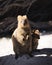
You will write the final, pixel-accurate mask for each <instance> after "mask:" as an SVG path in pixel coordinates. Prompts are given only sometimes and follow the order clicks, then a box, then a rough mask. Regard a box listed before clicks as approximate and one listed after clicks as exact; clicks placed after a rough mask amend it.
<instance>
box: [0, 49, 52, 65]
mask: <svg viewBox="0 0 52 65" xmlns="http://www.w3.org/2000/svg"><path fill="white" fill-rule="evenodd" d="M44 54H45V55H46V56H44ZM33 55H34V57H29V56H28V55H23V56H22V57H19V58H18V59H17V60H15V58H14V57H15V56H14V55H12V54H11V55H8V56H3V57H0V65H44V64H45V65H52V56H51V55H52V49H51V48H45V49H40V50H39V51H34V52H33Z"/></svg>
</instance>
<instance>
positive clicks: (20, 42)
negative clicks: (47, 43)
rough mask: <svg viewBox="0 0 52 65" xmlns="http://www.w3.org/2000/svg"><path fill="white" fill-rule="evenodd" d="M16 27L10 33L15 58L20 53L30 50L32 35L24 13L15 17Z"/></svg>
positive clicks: (29, 51)
mask: <svg viewBox="0 0 52 65" xmlns="http://www.w3.org/2000/svg"><path fill="white" fill-rule="evenodd" d="M17 20H18V27H17V28H16V29H15V31H14V32H13V34H12V41H13V50H14V52H15V54H16V58H17V57H18V55H20V54H25V53H28V54H30V53H31V51H32V37H31V28H30V25H29V21H28V18H27V16H26V15H24V16H21V15H19V16H18V17H17Z"/></svg>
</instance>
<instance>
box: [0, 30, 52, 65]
mask: <svg viewBox="0 0 52 65" xmlns="http://www.w3.org/2000/svg"><path fill="white" fill-rule="evenodd" d="M37 49H39V50H40V51H37V52H35V51H34V52H33V53H32V54H33V55H34V57H32V58H31V57H29V56H28V55H23V56H22V57H19V58H18V59H17V60H15V58H14V52H13V46H12V40H11V38H5V37H3V38H0V65H44V64H45V65H52V33H50V34H49V33H45V31H44V33H43V34H42V33H41V34H40V40H39V45H38V48H37Z"/></svg>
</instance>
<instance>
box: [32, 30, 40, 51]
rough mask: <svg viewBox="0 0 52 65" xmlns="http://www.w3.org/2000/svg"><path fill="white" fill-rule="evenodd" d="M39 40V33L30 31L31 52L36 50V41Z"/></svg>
mask: <svg viewBox="0 0 52 65" xmlns="http://www.w3.org/2000/svg"><path fill="white" fill-rule="evenodd" d="M39 39H40V32H39V30H35V29H34V30H32V50H35V49H37V46H38V40H39Z"/></svg>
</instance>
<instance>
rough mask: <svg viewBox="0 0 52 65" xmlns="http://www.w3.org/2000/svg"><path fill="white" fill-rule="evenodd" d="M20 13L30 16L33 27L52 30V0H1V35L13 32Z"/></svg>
mask: <svg viewBox="0 0 52 65" xmlns="http://www.w3.org/2000/svg"><path fill="white" fill-rule="evenodd" d="M19 14H20V15H23V14H26V15H27V16H28V18H29V20H31V22H30V24H31V27H32V28H39V29H40V30H52V0H46V1H45V0H5V1H4V0H0V36H2V35H4V36H6V34H7V35H10V34H12V32H13V31H14V29H15V28H16V26H17V20H16V17H17V16H18V15H19ZM50 22H51V23H50Z"/></svg>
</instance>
